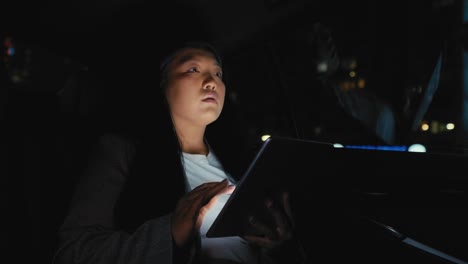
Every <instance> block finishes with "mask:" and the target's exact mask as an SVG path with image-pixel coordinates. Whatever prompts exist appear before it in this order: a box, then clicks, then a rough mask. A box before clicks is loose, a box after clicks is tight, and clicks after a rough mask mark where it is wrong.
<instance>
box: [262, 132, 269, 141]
mask: <svg viewBox="0 0 468 264" xmlns="http://www.w3.org/2000/svg"><path fill="white" fill-rule="evenodd" d="M269 137H271V136H270V135H268V134H267V135H263V136H262V137H261V139H262V141H265V140H267V139H268V138H269Z"/></svg>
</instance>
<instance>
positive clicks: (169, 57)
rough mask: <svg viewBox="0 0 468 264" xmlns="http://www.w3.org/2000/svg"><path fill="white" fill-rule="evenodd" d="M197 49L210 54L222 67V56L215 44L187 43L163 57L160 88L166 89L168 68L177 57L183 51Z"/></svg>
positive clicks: (202, 42) (160, 69)
mask: <svg viewBox="0 0 468 264" xmlns="http://www.w3.org/2000/svg"><path fill="white" fill-rule="evenodd" d="M187 48H195V49H201V50H205V51H208V52H210V53H211V54H212V55H213V56H214V58H215V60H216V61H217V62H218V64H219V65H220V66H222V59H221V55H220V53H219V52H218V50H217V49H216V48H215V47H214V45H213V44H211V43H209V42H204V41H187V42H184V43H182V45H180V46H177V47H176V48H175V49H172V51H170V52H169V53H167V55H165V56H163V58H162V60H161V63H160V64H159V72H160V80H161V81H160V87H161V88H165V86H166V84H167V66H168V65H169V64H170V63H171V62H172V61H173V60H174V58H175V56H176V55H177V54H178V53H179V52H180V51H181V50H183V49H187Z"/></svg>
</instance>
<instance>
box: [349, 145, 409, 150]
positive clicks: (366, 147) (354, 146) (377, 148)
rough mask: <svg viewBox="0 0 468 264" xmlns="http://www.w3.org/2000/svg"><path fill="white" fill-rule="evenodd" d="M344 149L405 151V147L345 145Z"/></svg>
mask: <svg viewBox="0 0 468 264" xmlns="http://www.w3.org/2000/svg"><path fill="white" fill-rule="evenodd" d="M344 147H345V148H355V149H375V150H387V151H407V150H408V148H407V147H406V146H379V145H377V146H375V145H345V146H344Z"/></svg>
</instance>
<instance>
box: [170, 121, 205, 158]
mask: <svg viewBox="0 0 468 264" xmlns="http://www.w3.org/2000/svg"><path fill="white" fill-rule="evenodd" d="M176 134H177V137H178V139H179V142H180V147H181V149H182V152H185V153H189V154H203V155H208V152H209V150H208V145H207V144H206V142H205V129H200V128H192V129H183V130H182V129H177V128H176Z"/></svg>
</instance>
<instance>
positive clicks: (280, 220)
mask: <svg viewBox="0 0 468 264" xmlns="http://www.w3.org/2000/svg"><path fill="white" fill-rule="evenodd" d="M265 206H266V208H267V209H268V211H269V212H270V214H271V216H272V220H273V221H272V223H273V225H268V224H266V223H262V222H260V221H259V220H258V219H256V218H255V217H254V216H252V217H251V218H250V224H251V225H252V227H253V228H254V229H255V230H257V232H258V234H261V235H255V236H252V235H249V236H244V239H245V240H247V241H248V242H250V243H251V244H253V245H255V246H258V247H260V248H261V253H262V256H261V257H262V260H263V261H262V263H303V262H304V260H305V259H304V258H305V257H304V251H303V248H302V245H301V243H300V241H299V240H298V239H297V237H296V230H295V221H294V217H293V212H292V208H291V203H290V200H289V193H288V192H283V193H281V196H280V199H278V201H276V202H274V201H273V200H271V199H267V200H266V201H265ZM298 258H300V259H298Z"/></svg>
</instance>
